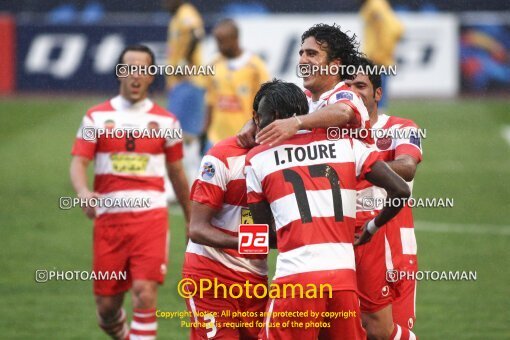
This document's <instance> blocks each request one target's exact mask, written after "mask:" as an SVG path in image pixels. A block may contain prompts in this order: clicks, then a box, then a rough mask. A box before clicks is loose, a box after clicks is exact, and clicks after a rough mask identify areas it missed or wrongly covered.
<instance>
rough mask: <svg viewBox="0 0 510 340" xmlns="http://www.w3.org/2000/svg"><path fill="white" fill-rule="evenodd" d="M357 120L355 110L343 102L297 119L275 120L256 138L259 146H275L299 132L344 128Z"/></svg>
mask: <svg viewBox="0 0 510 340" xmlns="http://www.w3.org/2000/svg"><path fill="white" fill-rule="evenodd" d="M355 119H356V117H355V114H354V111H353V109H352V108H351V107H350V106H349V105H347V104H345V103H342V102H338V103H334V104H331V105H328V106H325V107H323V108H322V109H319V110H317V111H315V112H314V113H313V114H307V115H304V116H300V117H299V120H298V119H296V118H294V117H293V118H287V119H279V120H275V121H274V122H272V123H271V124H269V125H268V126H266V127H265V128H263V129H262V130H261V131H260V132H259V133H258V134H257V136H256V142H257V143H259V144H269V145H274V144H278V143H280V142H283V141H285V140H287V139H288V138H290V137H292V136H294V135H295V134H296V132H298V131H299V130H303V129H305V130H311V129H316V128H324V129H326V128H328V127H331V126H339V127H340V126H344V125H346V124H348V123H352V122H354V120H355Z"/></svg>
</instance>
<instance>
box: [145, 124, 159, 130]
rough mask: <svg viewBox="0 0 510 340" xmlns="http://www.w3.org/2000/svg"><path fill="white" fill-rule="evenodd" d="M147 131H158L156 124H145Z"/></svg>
mask: <svg viewBox="0 0 510 340" xmlns="http://www.w3.org/2000/svg"><path fill="white" fill-rule="evenodd" d="M147 129H149V130H158V129H159V124H158V122H149V124H147Z"/></svg>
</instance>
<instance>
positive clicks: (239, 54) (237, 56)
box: [227, 47, 243, 59]
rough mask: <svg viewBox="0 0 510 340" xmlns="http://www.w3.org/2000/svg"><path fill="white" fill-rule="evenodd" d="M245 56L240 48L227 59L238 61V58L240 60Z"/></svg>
mask: <svg viewBox="0 0 510 340" xmlns="http://www.w3.org/2000/svg"><path fill="white" fill-rule="evenodd" d="M242 54H243V50H242V49H241V48H240V47H238V48H237V49H235V50H234V51H233V53H232V55H230V56H229V57H228V58H227V59H236V58H239V57H240V56H241V55H242Z"/></svg>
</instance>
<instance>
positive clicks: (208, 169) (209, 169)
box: [202, 162, 216, 181]
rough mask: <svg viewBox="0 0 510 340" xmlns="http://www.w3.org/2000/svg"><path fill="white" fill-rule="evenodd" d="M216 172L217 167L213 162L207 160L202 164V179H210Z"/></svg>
mask: <svg viewBox="0 0 510 340" xmlns="http://www.w3.org/2000/svg"><path fill="white" fill-rule="evenodd" d="M215 174H216V168H215V167H214V164H212V163H211V162H205V163H204V165H203V166H202V179H204V180H206V181H208V180H210V179H212V178H213V177H214V175H215Z"/></svg>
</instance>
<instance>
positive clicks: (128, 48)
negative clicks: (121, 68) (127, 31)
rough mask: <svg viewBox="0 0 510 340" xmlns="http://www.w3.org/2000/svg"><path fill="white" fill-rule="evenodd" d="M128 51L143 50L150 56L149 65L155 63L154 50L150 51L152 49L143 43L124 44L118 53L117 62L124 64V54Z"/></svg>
mask: <svg viewBox="0 0 510 340" xmlns="http://www.w3.org/2000/svg"><path fill="white" fill-rule="evenodd" d="M129 51H137V52H145V53H147V54H148V55H149V57H150V58H151V62H150V65H155V64H156V57H155V56H154V52H152V50H151V49H150V48H149V47H147V46H145V45H129V46H126V47H125V48H124V49H123V50H122V52H121V53H120V56H119V60H117V64H125V63H124V55H125V54H126V53H127V52H129Z"/></svg>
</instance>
